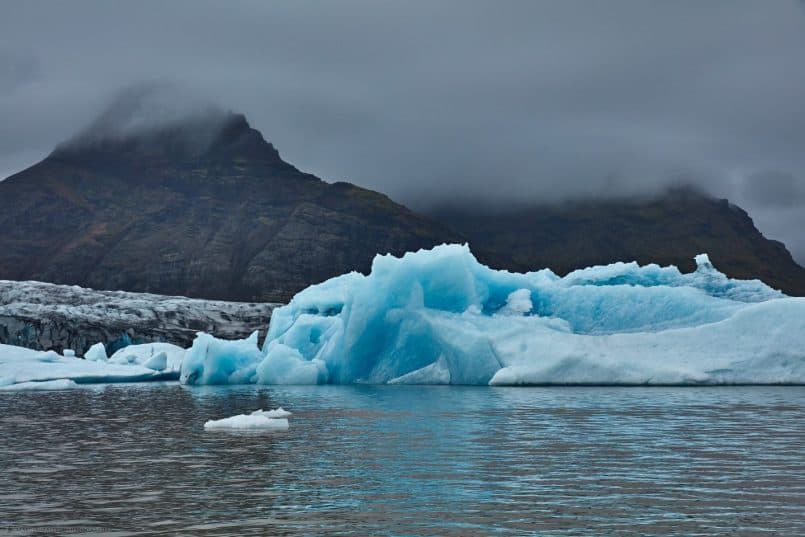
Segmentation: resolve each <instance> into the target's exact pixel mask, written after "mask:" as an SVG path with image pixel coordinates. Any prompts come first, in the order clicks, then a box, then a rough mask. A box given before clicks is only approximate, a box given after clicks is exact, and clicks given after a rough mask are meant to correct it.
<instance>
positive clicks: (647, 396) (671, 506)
mask: <svg viewBox="0 0 805 537" xmlns="http://www.w3.org/2000/svg"><path fill="white" fill-rule="evenodd" d="M276 406H283V407H285V408H286V409H290V410H293V411H294V416H293V418H292V419H291V429H290V431H289V432H287V433H245V434H243V433H241V434H235V433H229V432H205V431H204V430H203V423H204V421H205V420H207V419H213V418H222V417H226V416H229V415H233V414H237V413H243V412H248V411H251V410H254V409H256V408H260V407H262V408H273V407H276ZM803 446H805V388H803V387H730V388H727V387H719V388H487V387H467V388H463V387H432V386H431V387H405V386H320V387H315V386H311V387H256V386H238V387H220V388H218V387H208V388H204V387H196V388H188V387H183V386H179V385H176V384H140V385H107V386H97V387H92V388H84V389H79V390H72V391H64V392H52V393H44V392H42V393H6V394H0V535H6V534H12V535H13V534H19V535H31V534H32V533H33V532H34V531H36V530H38V531H39V532H42V534H48V535H57V534H58V535H61V534H70V533H79V532H80V533H81V534H84V535H88V534H89V535H92V534H97V535H160V534H162V535H233V536H234V535H300V534H301V535H316V534H322V535H325V534H326V535H338V534H341V535H367V534H384V535H521V534H522V535H596V536H600V535H805V447H803Z"/></svg>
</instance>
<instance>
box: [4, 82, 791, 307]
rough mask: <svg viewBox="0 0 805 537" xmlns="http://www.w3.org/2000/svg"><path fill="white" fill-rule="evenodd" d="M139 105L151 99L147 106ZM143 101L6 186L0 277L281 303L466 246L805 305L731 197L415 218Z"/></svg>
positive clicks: (252, 139)
mask: <svg viewBox="0 0 805 537" xmlns="http://www.w3.org/2000/svg"><path fill="white" fill-rule="evenodd" d="M146 101H147V99H146ZM142 103H143V98H142V95H135V96H134V98H130V99H127V100H126V99H124V100H123V101H122V102H121V103H118V104H117V105H113V106H112V107H110V109H109V110H107V112H105V113H104V114H102V115H101V116H100V117H99V118H98V119H97V120H96V121H95V122H94V123H92V124H91V125H90V126H89V127H88V128H87V129H85V130H84V131H83V132H81V133H79V134H78V135H77V136H75V137H74V138H73V139H71V140H68V141H67V142H65V143H63V144H61V145H60V146H58V147H57V148H56V149H55V150H54V151H53V152H52V153H51V154H50V155H49V156H48V157H47V158H45V159H44V160H43V161H41V162H39V163H38V164H36V165H34V166H32V167H30V168H28V169H26V170H24V171H22V172H20V173H18V174H16V175H14V176H12V177H10V178H8V179H6V180H5V181H2V182H0V279H6V280H39V281H44V282H52V283H57V284H71V285H74V284H75V285H81V286H83V287H90V288H93V289H110V290H117V289H120V290H126V291H137V292H149V293H159V294H164V295H183V296H188V297H196V298H205V299H224V300H235V301H245V302H257V301H260V302H285V301H288V300H289V299H290V298H291V297H292V296H293V295H294V294H295V293H296V292H297V291H299V290H301V289H303V288H305V287H307V286H308V285H310V284H313V283H317V282H320V281H323V280H325V279H327V278H330V277H332V276H336V275H338V274H342V273H344V272H349V271H352V270H357V271H361V272H364V273H366V272H368V270H369V268H370V266H371V261H372V259H373V257H374V256H375V255H376V254H378V253H392V254H395V255H400V254H402V253H404V252H406V251H412V250H418V249H420V248H429V247H432V246H434V245H437V244H441V243H444V242H467V241H468V242H469V243H470V246H471V248H472V250H473V252H474V253H475V254H476V256H477V257H478V259H479V260H480V261H482V262H484V263H486V264H489V265H490V266H492V267H494V268H504V269H508V270H513V271H528V270H534V269H538V268H543V267H550V268H552V269H554V270H555V271H556V272H558V273H560V274H564V273H566V272H568V271H570V270H573V269H575V268H580V267H586V266H590V265H596V264H607V263H611V262H614V261H622V260H625V261H631V260H636V261H638V262H640V263H643V264H645V263H650V262H654V263H659V264H675V265H678V266H679V267H680V268H682V269H684V270H693V268H694V265H693V257H694V256H695V255H696V254H699V253H702V252H707V253H709V254H710V256H711V258H712V260H713V262H714V263H715V264H716V266H718V267H719V269H721V270H723V271H724V272H725V273H726V274H727V275H728V276H730V277H735V278H761V279H762V280H763V281H765V282H766V283H768V284H769V285H771V286H773V287H775V288H778V289H781V290H783V291H785V292H786V293H789V294H793V295H805V269H803V268H802V267H800V266H799V265H797V264H796V263H795V262H794V261H793V260H792V258H791V255H790V254H789V253H788V251H787V250H786V249H785V247H784V246H783V245H782V244H781V243H778V242H775V241H771V240H768V239H766V238H765V237H763V235H762V234H761V233H760V232H759V231H758V230H757V229H756V228H755V226H754V224H753V223H752V220H751V218H750V217H749V215H748V214H747V213H746V212H744V211H743V210H741V209H739V208H738V207H735V206H734V205H730V204H729V203H728V202H727V201H725V200H716V199H712V198H710V197H708V196H705V195H703V194H700V193H697V192H695V191H692V190H684V189H683V190H677V191H674V192H671V193H668V194H667V195H664V196H660V197H657V198H656V199H651V200H610V201H587V202H574V203H567V204H564V205H533V206H528V207H523V208H520V209H517V210H513V209H512V210H508V211H491V210H484V209H483V208H482V206H478V205H473V204H467V205H463V206H454V207H443V208H441V209H439V210H435V211H431V212H429V213H428V215H427V216H422V215H419V214H416V213H414V212H412V211H410V210H409V209H407V208H406V207H404V206H402V205H400V204H397V203H395V202H394V201H392V200H390V199H389V198H388V197H386V196H384V195H383V194H380V193H377V192H373V191H371V190H367V189H364V188H360V187H357V186H355V185H352V184H349V183H343V182H340V183H327V182H325V181H322V180H321V179H319V178H317V177H315V176H313V175H310V174H307V173H303V172H301V171H299V170H297V169H296V168H295V167H294V166H292V165H290V164H288V163H287V162H285V161H283V160H282V158H280V155H279V153H278V152H277V150H276V149H275V148H274V146H273V145H272V144H270V143H268V142H267V141H266V140H265V139H264V138H263V136H262V135H261V134H260V133H259V132H258V131H257V130H255V129H253V128H251V127H250V126H249V124H248V122H247V121H246V118H245V117H244V116H243V115H239V114H234V113H230V112H225V111H222V110H220V109H217V108H203V109H199V108H198V107H196V108H193V107H191V109H190V111H189V112H188V111H184V112H183V113H182V114H181V115H171V114H170V113H167V112H166V110H167V111H170V110H173V109H174V107H167V108H166V107H164V106H162V105H161V101H159V100H158V99H157V100H154V99H152V100H151V101H150V103H149V104H148V106H146V107H145V110H144V107H143V105H142Z"/></svg>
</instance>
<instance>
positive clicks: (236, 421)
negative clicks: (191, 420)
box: [204, 414, 288, 431]
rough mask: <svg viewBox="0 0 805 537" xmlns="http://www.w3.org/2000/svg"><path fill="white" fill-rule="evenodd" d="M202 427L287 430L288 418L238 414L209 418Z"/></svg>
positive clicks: (209, 428) (208, 428)
mask: <svg viewBox="0 0 805 537" xmlns="http://www.w3.org/2000/svg"><path fill="white" fill-rule="evenodd" d="M204 429H207V430H211V429H253V430H254V429H257V430H265V431H287V430H288V420H287V419H285V418H267V417H265V416H262V415H259V414H238V415H237V416H231V417H229V418H224V419H220V420H209V421H207V422H205V423H204Z"/></svg>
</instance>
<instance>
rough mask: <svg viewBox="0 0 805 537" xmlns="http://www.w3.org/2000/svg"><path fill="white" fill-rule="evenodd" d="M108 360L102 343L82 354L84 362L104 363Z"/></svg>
mask: <svg viewBox="0 0 805 537" xmlns="http://www.w3.org/2000/svg"><path fill="white" fill-rule="evenodd" d="M108 359H109V358H108V357H107V356H106V347H105V346H104V344H103V343H96V344H95V345H93V346H92V347H90V348H89V349H87V352H85V353H84V360H89V361H90V362H106V361H107V360H108Z"/></svg>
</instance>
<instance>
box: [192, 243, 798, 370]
mask: <svg viewBox="0 0 805 537" xmlns="http://www.w3.org/2000/svg"><path fill="white" fill-rule="evenodd" d="M696 263H697V269H696V271H695V272H693V273H690V274H682V273H681V272H680V271H679V270H678V269H677V268H676V267H673V266H669V267H660V266H658V265H653V264H652V265H646V266H639V265H638V264H637V263H614V264H612V265H608V266H600V267H592V268H587V269H583V270H577V271H575V272H572V273H570V274H568V275H567V276H565V277H559V276H557V275H556V274H554V273H553V272H551V271H550V270H540V271H537V272H530V273H526V274H516V273H510V272H507V271H497V270H493V269H490V268H489V267H486V266H484V265H482V264H480V263H479V262H478V261H477V260H476V259H475V258H474V257H473V256H472V254H471V253H470V251H469V248H468V247H467V246H462V245H443V246H440V247H437V248H434V249H433V250H421V251H419V252H416V253H409V254H406V255H405V256H403V257H402V258H396V257H393V256H390V255H387V256H377V257H376V258H375V260H374V262H373V264H372V270H371V273H370V274H369V275H367V276H364V275H362V274H358V273H350V274H345V275H343V276H339V277H336V278H333V279H330V280H328V281H326V282H323V283H321V284H318V285H314V286H311V287H309V288H307V289H305V290H303V291H301V292H300V293H298V294H297V295H296V296H295V297H294V298H293V300H292V301H291V302H290V304H288V305H287V306H284V307H281V308H277V309H276V310H274V312H273V315H272V317H271V322H270V325H269V330H268V335H267V337H266V342H265V344H264V346H263V350H262V352H260V351H259V350H258V349H257V347H256V338H250V339H248V340H244V341H221V340H216V339H215V338H212V337H211V336H209V335H206V334H204V335H201V336H199V339H197V340H196V342H195V343H194V345H193V348H192V349H191V350H190V351H189V352H188V356H187V358H186V359H185V362H184V363H183V366H182V374H181V380H182V382H186V383H190V384H193V383H198V384H207V383H243V382H258V383H311V384H312V383H324V382H329V383H358V382H362V383H389V382H391V383H417V384H624V385H634V384H647V385H652V384H743V383H751V384H801V383H805V298H790V297H786V296H785V295H784V294H782V293H780V292H779V291H776V290H774V289H771V288H769V287H768V286H766V285H765V284H763V283H762V282H760V281H758V280H733V279H729V278H727V277H726V276H725V275H723V274H722V273H720V272H719V271H718V270H716V269H715V268H714V267H713V265H712V264H711V263H710V260H709V259H708V257H707V256H706V255H700V256H697V257H696Z"/></svg>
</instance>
